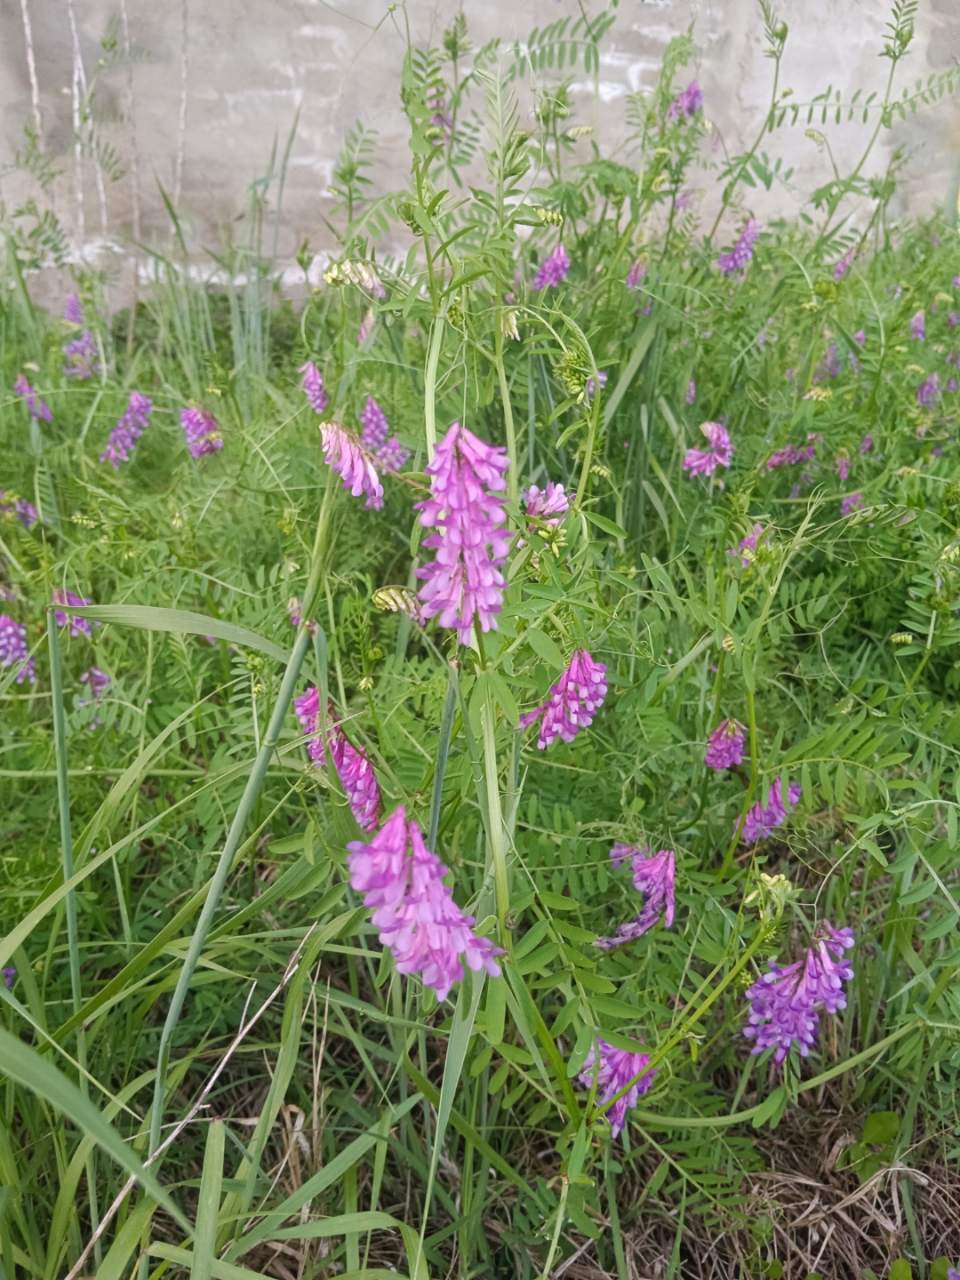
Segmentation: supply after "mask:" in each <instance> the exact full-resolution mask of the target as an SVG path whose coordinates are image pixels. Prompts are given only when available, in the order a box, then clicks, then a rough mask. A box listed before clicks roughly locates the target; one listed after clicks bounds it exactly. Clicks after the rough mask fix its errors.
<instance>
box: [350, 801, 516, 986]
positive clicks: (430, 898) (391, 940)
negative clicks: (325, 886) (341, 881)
mask: <svg viewBox="0 0 960 1280" xmlns="http://www.w3.org/2000/svg"><path fill="white" fill-rule="evenodd" d="M347 850H348V853H347V865H348V867H349V869H350V884H351V887H352V888H353V890H354V891H355V892H356V893H360V894H362V895H363V903H364V906H365V907H367V908H368V909H369V910H372V911H373V917H372V920H373V923H374V924H375V925H376V926H377V928H378V929H379V930H380V943H381V945H382V946H385V947H389V948H390V950H391V951H392V952H393V957H394V961H395V963H396V967H397V972H398V973H405V974H410V973H419V974H421V976H422V979H423V984H424V986H427V987H432V988H433V989H434V990H435V991H436V993H437V998H438V1000H446V998H447V996H448V995H449V994H450V988H451V987H452V986H453V984H454V983H455V982H459V981H460V980H461V979H462V978H463V976H464V969H463V963H462V961H461V957H463V959H464V960H466V963H467V966H468V967H469V968H470V969H472V970H473V971H474V973H477V972H479V970H481V969H484V970H486V972H487V973H488V974H489V975H490V976H491V977H492V978H498V977H499V976H500V966H499V965H498V964H497V962H496V958H495V957H496V956H497V955H502V954H503V952H502V951H501V950H500V949H499V948H496V947H494V945H493V943H492V942H491V941H490V939H489V938H483V937H479V936H478V935H477V934H476V933H474V931H473V926H474V925H475V924H476V921H475V920H474V918H473V916H468V915H466V914H465V913H464V912H463V911H462V910H461V909H460V907H459V906H457V904H456V902H455V901H454V899H453V894H452V893H451V891H450V889H449V888H448V887H447V886H446V885H445V884H444V883H443V880H444V877H445V876H446V875H448V874H449V873H448V871H447V868H446V867H445V866H444V865H443V863H442V862H441V861H440V859H439V858H438V857H437V856H436V854H435V853H431V852H430V850H429V849H428V848H427V847H426V844H425V843H424V840H423V836H422V834H421V832H420V828H419V827H418V826H417V824H416V822H413V821H411V822H407V814H406V810H405V809H404V807H403V805H401V806H400V808H399V809H397V810H395V812H394V813H392V814H391V815H390V817H389V818H388V819H387V820H386V822H385V823H384V824H383V826H382V827H381V828H380V830H379V831H378V832H377V834H376V835H375V836H374V838H373V840H372V841H371V842H370V843H369V844H364V843H363V842H362V841H360V840H352V841H351V842H350V843H349V844H348V845H347Z"/></svg>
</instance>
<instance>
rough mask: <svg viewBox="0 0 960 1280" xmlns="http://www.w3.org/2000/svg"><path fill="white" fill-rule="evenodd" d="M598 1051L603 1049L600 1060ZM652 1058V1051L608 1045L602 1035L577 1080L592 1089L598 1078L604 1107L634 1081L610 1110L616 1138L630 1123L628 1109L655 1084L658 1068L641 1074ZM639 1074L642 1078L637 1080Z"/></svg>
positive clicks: (599, 1092) (612, 1128) (608, 1112)
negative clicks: (631, 1049)
mask: <svg viewBox="0 0 960 1280" xmlns="http://www.w3.org/2000/svg"><path fill="white" fill-rule="evenodd" d="M639 1043H641V1042H640V1041H639V1040H638V1041H637V1044H639ZM597 1051H599V1059H598V1057H597ZM649 1061H650V1055H649V1054H646V1053H631V1052H630V1051H629V1050H628V1049H615V1048H614V1046H613V1045H612V1044H607V1042H606V1040H601V1039H600V1038H599V1037H597V1041H596V1044H595V1045H591V1046H590V1052H589V1053H588V1054H587V1057H586V1060H585V1061H584V1064H583V1070H582V1071H581V1072H580V1074H579V1075H578V1077H577V1079H578V1080H579V1081H580V1083H581V1084H582V1085H583V1086H584V1088H587V1089H589V1088H590V1086H591V1085H592V1084H593V1082H594V1077H596V1083H597V1101H598V1102H599V1103H600V1105H601V1106H602V1107H603V1106H606V1105H607V1104H609V1102H610V1100H611V1099H612V1098H613V1097H614V1095H615V1094H617V1093H619V1092H620V1090H621V1089H623V1087H624V1086H625V1085H627V1084H630V1082H631V1081H634V1083H633V1084H632V1085H631V1087H630V1089H628V1090H627V1091H626V1092H625V1093H624V1094H623V1096H622V1097H620V1098H617V1100H616V1101H615V1102H614V1103H613V1106H611V1107H609V1109H608V1110H607V1111H606V1116H607V1119H608V1120H609V1121H610V1129H611V1133H612V1135H613V1137H614V1138H616V1137H617V1136H618V1134H620V1133H621V1131H622V1130H623V1127H624V1125H625V1124H626V1122H627V1119H626V1117H627V1110H628V1108H633V1107H635V1106H636V1105H637V1103H638V1102H639V1101H640V1098H641V1097H642V1096H643V1094H645V1093H646V1092H647V1091H648V1090H649V1088H650V1086H651V1085H652V1084H653V1077H654V1076H655V1075H656V1074H657V1072H656V1071H655V1070H654V1071H647V1072H646V1073H645V1074H642V1075H641V1074H640V1073H641V1072H643V1070H644V1067H646V1066H647V1064H648V1063H649ZM635 1077H639V1078H638V1079H634V1078H635Z"/></svg>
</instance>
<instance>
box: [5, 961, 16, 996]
mask: <svg viewBox="0 0 960 1280" xmlns="http://www.w3.org/2000/svg"><path fill="white" fill-rule="evenodd" d="M16 976H17V971H16V969H15V968H14V966H13V965H12V964H8V965H6V966H5V967H4V969H3V981H4V983H5V984H6V988H7V990H8V991H12V990H13V983H14V980H15V979H16Z"/></svg>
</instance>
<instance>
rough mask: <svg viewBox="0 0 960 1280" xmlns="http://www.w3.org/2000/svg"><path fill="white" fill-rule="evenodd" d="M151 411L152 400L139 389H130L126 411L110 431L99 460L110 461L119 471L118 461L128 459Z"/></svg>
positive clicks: (145, 427)
mask: <svg viewBox="0 0 960 1280" xmlns="http://www.w3.org/2000/svg"><path fill="white" fill-rule="evenodd" d="M152 412H153V401H152V400H151V399H150V397H149V396H142V395H141V394H140V392H139V391H131V392H130V403H129V405H128V406H127V411H126V413H124V415H123V417H122V418H120V419H119V420H118V422H117V425H116V426H115V427H114V428H113V430H112V431H111V432H110V439H109V440H108V441H107V447H106V449H104V451H103V453H101V455H100V461H101V462H109V463H111V464H112V466H113V469H114V471H119V470H120V463H121V462H127V461H129V459H130V454H131V453H132V452H133V450H134V447H135V446H136V443H137V441H138V440H139V439H140V437H141V436H142V435H143V433H144V431H146V429H147V427H148V426H149V425H150V415H151V413H152Z"/></svg>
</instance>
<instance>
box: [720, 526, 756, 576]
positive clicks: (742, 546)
mask: <svg viewBox="0 0 960 1280" xmlns="http://www.w3.org/2000/svg"><path fill="white" fill-rule="evenodd" d="M763 540H764V533H763V525H762V524H754V526H753V530H752V531H751V532H750V533H748V534H747V536H746V537H745V538H741V539H740V541H739V542H738V543H737V545H736V546H735V547H728V548H727V555H728V556H739V557H740V564H741V565H742V567H743V568H744V569H746V568H747V566H748V565H750V564H752V563H753V560H754V557H755V555H756V551H757V544H758V543H759V542H762V541H763Z"/></svg>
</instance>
